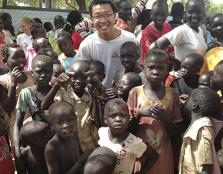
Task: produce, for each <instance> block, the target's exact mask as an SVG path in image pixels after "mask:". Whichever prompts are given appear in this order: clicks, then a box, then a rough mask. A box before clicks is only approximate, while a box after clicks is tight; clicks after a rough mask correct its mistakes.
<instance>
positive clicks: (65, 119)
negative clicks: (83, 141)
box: [52, 111, 76, 139]
mask: <svg viewBox="0 0 223 174" xmlns="http://www.w3.org/2000/svg"><path fill="white" fill-rule="evenodd" d="M52 124H53V127H54V130H55V132H56V134H57V135H58V136H59V137H61V138H63V139H67V138H70V137H72V136H73V135H74V132H75V131H76V128H75V119H74V113H72V112H70V111H61V112H59V113H54V119H53V122H52Z"/></svg>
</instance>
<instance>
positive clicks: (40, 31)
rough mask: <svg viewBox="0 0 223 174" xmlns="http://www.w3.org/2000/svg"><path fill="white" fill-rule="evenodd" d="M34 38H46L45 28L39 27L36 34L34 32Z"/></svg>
mask: <svg viewBox="0 0 223 174" xmlns="http://www.w3.org/2000/svg"><path fill="white" fill-rule="evenodd" d="M32 38H33V39H37V38H46V30H45V29H44V28H43V26H39V27H37V29H36V31H35V32H32Z"/></svg>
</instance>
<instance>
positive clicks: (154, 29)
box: [142, 1, 173, 63]
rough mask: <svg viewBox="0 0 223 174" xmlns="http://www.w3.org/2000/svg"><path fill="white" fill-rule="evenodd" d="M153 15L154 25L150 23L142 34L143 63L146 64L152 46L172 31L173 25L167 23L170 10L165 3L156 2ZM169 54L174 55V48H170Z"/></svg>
mask: <svg viewBox="0 0 223 174" xmlns="http://www.w3.org/2000/svg"><path fill="white" fill-rule="evenodd" d="M151 13H152V14H151V15H152V19H153V23H150V24H149V25H148V26H147V27H146V28H145V29H144V30H143V32H142V63H144V58H145V55H146V53H147V52H148V50H149V47H150V45H151V44H152V43H153V42H155V41H156V40H157V39H158V38H160V37H161V36H162V35H164V34H166V33H168V32H169V31H170V30H171V29H172V27H171V25H170V24H169V23H168V22H165V21H166V18H167V13H168V10H167V6H166V5H165V3H164V2H162V1H155V2H154V3H153V5H152V12H151ZM167 52H168V54H169V55H173V48H172V47H170V48H168V49H167Z"/></svg>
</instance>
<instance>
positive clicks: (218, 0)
mask: <svg viewBox="0 0 223 174" xmlns="http://www.w3.org/2000/svg"><path fill="white" fill-rule="evenodd" d="M212 1H213V2H214V3H216V4H223V0H212Z"/></svg>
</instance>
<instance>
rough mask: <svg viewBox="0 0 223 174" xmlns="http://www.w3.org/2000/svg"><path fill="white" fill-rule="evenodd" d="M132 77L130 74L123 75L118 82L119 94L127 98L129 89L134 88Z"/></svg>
mask: <svg viewBox="0 0 223 174" xmlns="http://www.w3.org/2000/svg"><path fill="white" fill-rule="evenodd" d="M133 83H134V82H133ZM132 86H133V84H132V79H131V78H130V77H129V76H128V75H124V76H122V78H121V79H120V80H119V83H118V95H119V97H121V98H126V97H128V95H129V91H130V90H131V89H132Z"/></svg>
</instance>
